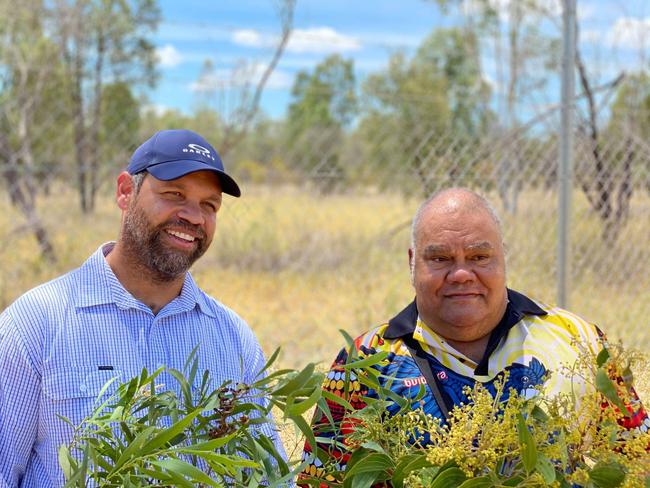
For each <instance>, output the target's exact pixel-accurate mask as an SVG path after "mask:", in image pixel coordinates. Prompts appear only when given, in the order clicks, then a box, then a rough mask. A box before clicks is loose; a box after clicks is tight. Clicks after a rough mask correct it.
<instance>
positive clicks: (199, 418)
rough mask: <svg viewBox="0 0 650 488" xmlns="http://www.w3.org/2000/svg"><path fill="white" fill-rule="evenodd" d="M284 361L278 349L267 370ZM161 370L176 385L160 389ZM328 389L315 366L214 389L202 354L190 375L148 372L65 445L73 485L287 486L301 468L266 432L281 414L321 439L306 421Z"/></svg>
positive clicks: (63, 459)
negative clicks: (324, 388)
mask: <svg viewBox="0 0 650 488" xmlns="http://www.w3.org/2000/svg"><path fill="white" fill-rule="evenodd" d="M276 358H277V351H276V353H275V354H274V355H273V356H272V357H271V358H270V360H269V361H268V363H267V365H266V366H265V368H264V370H265V371H268V368H269V367H270V366H271V364H272V363H273V362H274V361H275V359H276ZM163 371H166V372H168V373H169V374H170V375H171V376H172V377H173V378H174V379H175V380H176V382H177V388H174V389H163V388H162V387H161V385H158V384H157V380H158V379H159V377H160V375H161V373H163ZM321 382H322V374H320V373H315V372H314V365H313V364H310V365H308V366H307V367H306V368H305V369H303V370H302V371H292V370H279V371H275V372H272V373H269V374H267V375H264V374H260V377H259V380H257V381H256V382H255V383H254V384H251V385H243V384H231V383H224V384H223V385H221V386H219V387H218V388H216V389H215V388H213V387H212V384H211V380H210V375H209V372H208V371H205V372H203V374H199V371H198V357H197V355H196V350H195V351H194V352H193V353H192V355H191V357H190V358H189V359H188V361H187V363H186V367H185V371H184V372H181V371H178V370H175V369H166V370H165V369H163V368H161V369H158V370H157V371H155V372H153V373H149V372H148V371H147V370H146V369H145V370H143V371H142V374H141V375H140V376H138V377H136V378H133V379H131V380H130V381H128V382H126V383H124V384H121V385H119V387H118V388H117V389H116V390H115V393H114V394H112V395H110V396H109V398H107V399H106V400H103V401H102V402H101V404H99V405H98V406H97V408H96V409H95V410H94V412H93V413H92V414H91V415H90V416H89V417H87V418H86V419H85V420H84V421H83V422H82V424H81V425H79V426H76V427H75V432H74V437H73V439H72V441H71V443H70V444H69V445H68V446H61V448H60V451H59V463H60V465H61V467H62V469H63V471H64V474H65V478H66V480H67V482H66V487H68V488H73V487H76V488H82V487H87V486H97V487H107V488H108V487H116V488H117V487H126V486H128V487H143V486H167V487H170V486H178V487H186V486H187V487H192V486H233V487H236V486H242V487H243V486H259V485H261V484H267V485H268V486H282V485H284V484H285V483H286V482H287V481H288V480H290V479H292V478H293V475H294V471H297V470H298V469H300V467H298V468H297V469H296V470H292V469H291V467H290V466H289V465H288V464H287V463H286V461H285V460H284V459H283V456H282V454H281V453H280V452H278V450H277V449H276V447H275V446H274V444H273V441H272V439H270V438H269V437H267V436H265V435H264V434H263V433H262V432H261V431H260V430H259V429H258V427H259V426H260V424H264V423H268V422H272V415H271V409H272V408H273V407H277V408H280V410H281V411H282V412H283V413H284V417H285V419H288V420H291V421H292V422H293V423H294V424H295V425H296V426H297V428H299V429H301V430H302V431H303V433H304V434H305V435H306V436H307V438H310V437H311V438H312V439H313V434H311V430H310V429H309V426H308V425H307V424H306V423H305V421H304V420H303V419H302V414H303V413H304V412H305V411H306V410H308V409H309V408H311V407H312V406H314V405H315V404H316V402H318V401H319V399H320V391H321V389H320V385H321ZM110 388H111V385H110V384H107V385H106V386H105V387H104V391H106V390H108V389H110ZM179 393H180V394H179ZM100 398H102V394H100ZM264 399H266V400H267V401H268V402H267V401H265V400H264Z"/></svg>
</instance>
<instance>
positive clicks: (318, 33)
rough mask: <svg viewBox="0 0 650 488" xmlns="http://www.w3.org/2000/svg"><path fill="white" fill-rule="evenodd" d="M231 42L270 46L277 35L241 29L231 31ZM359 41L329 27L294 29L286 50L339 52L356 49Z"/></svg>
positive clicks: (276, 40)
mask: <svg viewBox="0 0 650 488" xmlns="http://www.w3.org/2000/svg"><path fill="white" fill-rule="evenodd" d="M231 40H232V42H233V43H235V44H238V45H240V46H246V47H264V48H271V47H273V46H275V45H276V43H277V42H278V39H277V36H273V35H264V34H261V33H259V32H258V31H256V30H252V29H241V30H237V31H235V32H233V35H232V37H231ZM359 49H361V43H360V41H359V39H358V38H357V37H352V36H348V35H346V34H342V33H340V32H337V31H336V30H334V29H332V28H331V27H314V28H311V29H294V30H293V31H292V32H291V37H290V38H289V42H288V43H287V48H286V50H287V52H292V53H318V54H323V53H340V52H348V51H357V50H359Z"/></svg>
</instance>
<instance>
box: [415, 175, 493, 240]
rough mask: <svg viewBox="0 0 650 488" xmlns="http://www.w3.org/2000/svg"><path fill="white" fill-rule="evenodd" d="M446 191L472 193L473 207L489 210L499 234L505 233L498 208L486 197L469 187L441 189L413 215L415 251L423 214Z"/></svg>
mask: <svg viewBox="0 0 650 488" xmlns="http://www.w3.org/2000/svg"><path fill="white" fill-rule="evenodd" d="M445 193H465V194H467V195H470V196H471V197H472V199H473V200H474V205H473V206H472V208H482V209H484V210H487V212H488V214H489V215H490V217H491V218H492V220H493V221H494V223H495V224H496V225H497V228H498V229H499V234H500V235H503V232H502V229H501V219H499V216H498V215H497V212H496V210H494V207H493V206H492V205H491V204H490V202H488V201H487V199H486V198H485V197H483V196H482V195H479V194H478V193H476V192H475V191H472V190H470V189H468V188H447V189H445V190H440V191H437V192H435V193H434V194H433V195H431V196H430V197H429V198H427V199H426V200H425V201H424V202H423V203H422V204H421V205H420V206H419V207H418V209H417V212H415V216H414V217H413V222H412V223H411V249H412V250H413V252H415V237H416V234H417V229H418V226H419V225H420V221H421V220H422V216H423V215H424V211H425V210H426V209H427V208H428V207H429V205H430V204H431V203H432V202H433V201H434V200H437V199H438V198H440V197H441V196H443V195H444V194H445Z"/></svg>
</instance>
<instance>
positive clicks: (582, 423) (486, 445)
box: [312, 348, 650, 488]
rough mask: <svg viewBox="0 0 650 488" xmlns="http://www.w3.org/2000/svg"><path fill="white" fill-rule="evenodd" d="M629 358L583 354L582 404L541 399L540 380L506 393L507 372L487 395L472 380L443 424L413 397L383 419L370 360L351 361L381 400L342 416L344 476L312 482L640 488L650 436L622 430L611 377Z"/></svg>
mask: <svg viewBox="0 0 650 488" xmlns="http://www.w3.org/2000/svg"><path fill="white" fill-rule="evenodd" d="M370 358H372V356H371V357H370ZM633 358H636V359H638V357H637V356H633V355H628V353H627V352H625V351H622V350H621V349H620V348H619V349H617V350H616V351H615V354H614V353H612V350H610V351H609V352H608V351H604V350H603V352H601V353H600V354H599V355H598V356H597V357H592V356H591V355H589V354H588V353H585V355H584V357H581V358H580V360H579V362H578V363H579V364H578V365H576V366H574V369H572V370H571V371H572V372H573V374H575V375H576V378H577V377H578V376H579V377H580V378H589V377H593V380H592V385H591V387H592V388H593V390H592V391H591V393H587V394H585V395H584V396H582V398H580V399H579V400H577V399H575V398H573V397H571V396H569V395H566V396H565V395H560V396H558V397H547V396H545V395H544V394H542V392H543V391H544V390H543V386H541V387H540V388H539V390H540V394H538V395H536V396H534V397H532V398H530V397H529V398H524V397H523V396H519V395H517V394H516V392H514V391H510V392H505V391H504V385H505V382H506V379H507V378H505V377H503V378H501V379H500V380H498V381H497V384H496V394H495V395H494V396H493V395H492V394H491V393H490V392H488V391H487V390H486V389H485V388H483V387H482V386H481V385H480V384H477V385H476V386H475V387H474V389H473V390H468V391H467V392H466V393H467V394H468V397H469V399H470V402H469V404H468V405H461V406H456V407H455V408H454V410H453V411H452V414H451V418H450V420H449V422H448V423H443V422H441V421H440V420H439V419H434V418H431V417H430V416H427V415H426V414H424V413H423V412H422V410H421V409H420V408H419V407H418V408H416V406H417V402H418V401H419V399H417V400H415V401H414V402H408V403H402V404H401V407H400V410H399V412H398V413H397V414H396V415H394V416H391V417H389V416H387V415H386V413H385V411H386V405H387V404H388V403H390V402H392V401H394V400H392V398H391V397H392V395H393V394H392V392H390V391H389V390H387V389H385V388H382V387H381V386H379V385H378V382H377V381H374V380H376V379H377V371H376V370H375V369H374V368H372V365H374V364H377V360H375V359H371V361H370V362H367V361H366V362H365V363H361V362H360V361H358V360H352V362H351V363H350V364H349V365H348V366H349V367H350V368H351V369H353V370H354V371H355V372H356V373H357V377H358V378H362V377H364V376H365V377H367V378H368V379H369V381H368V383H369V384H372V385H374V386H372V387H373V388H374V389H375V391H376V392H377V394H378V396H379V399H376V398H368V399H367V400H368V406H367V407H366V408H364V409H363V410H361V411H353V410H352V409H349V410H348V413H347V416H346V419H347V420H345V421H344V422H347V423H348V424H349V423H351V422H354V425H355V426H356V427H355V430H354V431H353V432H352V433H350V434H349V435H348V436H347V437H346V441H345V444H344V445H341V444H340V443H339V444H337V446H338V447H339V448H341V447H342V448H343V449H344V450H347V454H348V455H350V460H349V462H348V465H347V468H346V470H345V471H344V473H343V476H342V479H341V473H339V472H337V471H336V467H335V466H330V465H327V464H325V465H324V466H325V467H324V470H323V472H322V474H319V478H318V479H319V480H320V479H329V480H337V479H338V480H339V481H334V482H331V483H332V484H331V486H343V487H346V488H347V487H370V486H373V485H374V484H375V483H382V482H389V483H390V485H389V486H393V487H395V488H402V487H406V486H408V487H411V488H424V487H427V488H428V487H436V488H448V487H461V488H488V487H495V488H496V487H505V486H514V487H525V486H526V487H551V486H553V487H563V488H564V487H570V486H576V487H577V486H580V487H590V488H614V487H618V486H625V487H639V488H641V487H643V486H647V484H648V483H649V482H650V458H649V457H648V451H647V449H648V448H650V433H648V432H645V433H643V432H640V431H636V432H630V431H627V430H626V429H625V428H624V427H623V423H624V421H625V419H626V416H627V415H629V412H628V408H626V405H630V404H631V399H632V396H631V395H633V392H631V390H630V386H629V384H628V382H626V381H624V380H622V379H621V380H612V379H610V378H622V377H623V375H624V371H625V370H628V369H629V364H627V363H628V361H629V360H633ZM643 360H644V361H645V362H646V363H647V359H646V358H644V359H643ZM364 361H365V360H364ZM621 365H622V366H621ZM364 366H365V367H364ZM603 378H607V381H605V380H604V379H603ZM373 379H374V380H373ZM506 398H507V399H506ZM497 399H498V400H497ZM340 404H341V405H342V403H340ZM334 428H337V427H336V426H334ZM425 436H427V438H428V439H427V441H426V442H423V439H424V437H425ZM339 441H340V439H339ZM323 442H326V441H325V440H323ZM312 481H315V478H314V479H313V480H312Z"/></svg>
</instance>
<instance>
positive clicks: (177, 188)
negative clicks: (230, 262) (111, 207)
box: [121, 171, 221, 281]
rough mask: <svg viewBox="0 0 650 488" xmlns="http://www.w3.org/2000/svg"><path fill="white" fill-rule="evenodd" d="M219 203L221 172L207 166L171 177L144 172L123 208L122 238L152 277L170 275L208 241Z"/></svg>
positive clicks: (200, 252)
mask: <svg viewBox="0 0 650 488" xmlns="http://www.w3.org/2000/svg"><path fill="white" fill-rule="evenodd" d="M220 206H221V186H220V184H219V178H218V177H217V175H216V174H215V173H213V172H211V171H198V172H195V173H190V174H188V175H185V176H183V177H181V178H178V179H176V180H171V181H162V180H158V179H156V178H154V177H153V176H152V175H147V176H146V177H145V179H144V181H143V182H142V187H141V188H140V191H139V193H138V194H137V195H135V194H134V195H133V196H132V198H131V200H130V202H129V205H128V208H127V210H126V212H125V215H124V222H123V225H122V234H121V240H122V243H123V245H124V247H125V248H126V249H127V250H128V253H129V255H130V256H132V258H133V259H135V260H137V261H139V262H140V263H141V264H142V265H143V266H144V267H145V268H147V269H148V270H150V271H151V272H152V273H153V275H154V277H155V278H156V279H158V280H159V281H171V280H173V279H175V278H178V277H179V276H181V275H182V274H184V273H185V272H186V271H187V270H188V269H189V268H190V266H192V264H193V263H194V262H195V261H196V260H197V259H198V258H199V257H201V256H202V255H203V253H205V251H206V250H207V249H208V247H209V246H210V243H211V242H212V237H213V235H214V229H215V226H216V218H217V211H218V210H219V208H220Z"/></svg>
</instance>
